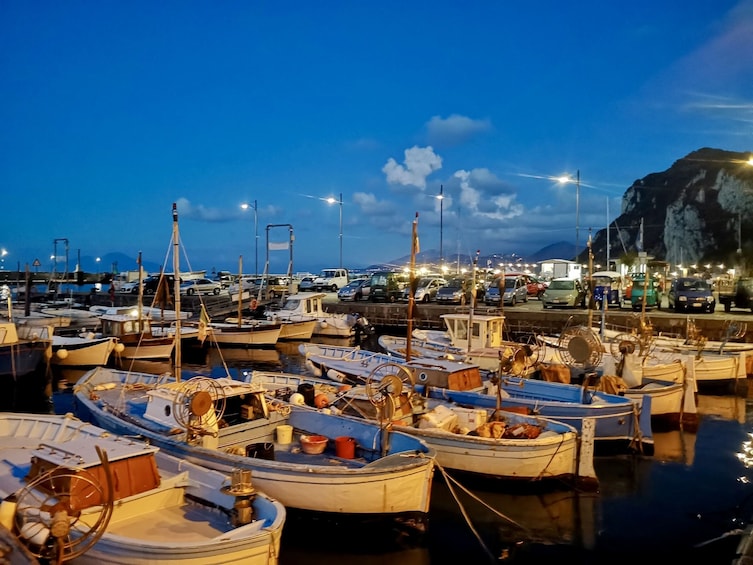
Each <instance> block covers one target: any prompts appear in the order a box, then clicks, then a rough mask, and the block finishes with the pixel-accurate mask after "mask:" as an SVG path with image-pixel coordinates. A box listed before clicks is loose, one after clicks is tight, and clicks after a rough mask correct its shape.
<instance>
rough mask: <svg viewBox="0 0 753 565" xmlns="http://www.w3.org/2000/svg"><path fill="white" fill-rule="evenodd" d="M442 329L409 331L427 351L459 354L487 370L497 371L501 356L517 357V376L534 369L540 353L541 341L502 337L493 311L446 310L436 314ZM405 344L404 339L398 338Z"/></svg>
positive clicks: (501, 326) (500, 320)
mask: <svg viewBox="0 0 753 565" xmlns="http://www.w3.org/2000/svg"><path fill="white" fill-rule="evenodd" d="M440 317H441V318H442V320H443V321H444V324H445V328H446V329H445V331H440V330H423V329H415V330H413V331H412V332H411V336H412V338H413V339H415V340H417V341H418V345H419V346H420V347H422V348H425V349H427V350H428V351H432V350H435V351H441V350H445V351H447V352H448V353H450V354H452V355H454V356H455V357H456V358H459V357H458V356H461V355H462V356H463V357H462V358H463V359H465V361H466V362H468V363H475V364H477V365H479V366H480V367H481V368H482V369H485V370H487V371H498V370H499V365H500V360H501V359H513V358H514V357H517V362H518V364H519V363H522V365H521V366H520V371H521V372H520V373H519V376H523V375H528V374H530V373H532V372H533V371H534V369H535V366H536V363H537V362H538V359H539V357H540V356H541V354H542V353H541V351H540V349H541V344H540V343H538V342H536V340H535V339H531V340H530V343H519V342H514V341H509V340H505V339H503V338H502V335H503V330H504V321H505V317H504V316H502V315H497V314H478V313H475V312H473V311H472V310H471V311H470V312H468V313H450V314H442V315H441V316H440ZM402 341H403V343H405V340H404V339H403V340H402Z"/></svg>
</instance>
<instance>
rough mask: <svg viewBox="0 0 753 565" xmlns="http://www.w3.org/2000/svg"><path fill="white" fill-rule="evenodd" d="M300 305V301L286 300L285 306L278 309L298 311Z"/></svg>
mask: <svg viewBox="0 0 753 565" xmlns="http://www.w3.org/2000/svg"><path fill="white" fill-rule="evenodd" d="M300 303H301V301H300V300H296V299H295V298H288V299H287V300H286V301H285V304H283V305H282V308H280V310H298V307H299V305H300Z"/></svg>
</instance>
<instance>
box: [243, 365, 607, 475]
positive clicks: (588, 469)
mask: <svg viewBox="0 0 753 565" xmlns="http://www.w3.org/2000/svg"><path fill="white" fill-rule="evenodd" d="M246 379H247V380H250V381H251V382H254V383H257V384H260V385H261V386H263V387H264V389H265V390H268V391H270V394H277V391H280V390H285V389H288V390H301V388H302V387H306V386H312V387H314V390H315V391H316V392H315V394H319V393H321V394H325V395H326V396H327V397H328V398H329V397H331V398H332V400H333V401H336V399H337V397H338V396H342V402H341V403H340V402H336V403H335V404H332V405H331V406H333V407H335V408H336V409H339V408H340V407H342V409H343V410H349V409H351V408H352V409H353V412H354V413H356V414H359V415H360V416H361V417H367V418H369V419H373V420H376V419H377V415H376V413H375V412H374V410H373V406H372V405H371V404H370V402H369V400H368V397H367V395H366V392H365V389H364V388H363V387H355V388H352V389H345V391H338V388H337V386H336V385H335V384H334V383H332V382H331V381H327V380H324V379H315V378H311V377H305V376H301V375H292V374H285V373H273V372H264V371H254V372H253V373H251V374H250V375H248V376H247V377H246ZM442 406H443V407H445V406H446V405H442ZM453 409H454V410H456V411H457V412H458V413H460V414H463V415H464V416H463V417H464V418H467V419H469V421H467V422H465V421H464V422H463V423H462V425H460V424H458V426H459V427H458V433H455V432H454V430H450V429H446V428H436V427H424V426H421V425H420V423H421V422H429V421H430V419H429V416H428V415H429V414H432V411H428V412H425V413H426V414H427V417H426V418H419V420H418V422H417V423H416V424H415V425H412V422H413V420H414V416H415V414H414V413H413V409H412V405H411V402H410V401H409V400H407V399H405V403H404V404H401V408H400V410H399V411H398V412H396V413H395V414H394V415H393V417H392V424H393V427H394V429H396V430H399V431H402V432H404V433H406V434H410V435H413V436H415V437H417V438H419V439H421V440H422V441H424V442H425V443H426V444H427V445H429V446H431V447H432V448H434V449H435V450H436V453H437V461H438V463H439V464H440V466H441V467H443V468H446V469H452V470H456V471H462V472H466V473H473V474H474V475H482V476H487V477H494V478H495V479H505V480H520V481H527V482H546V483H551V482H552V480H556V481H557V482H558V483H559V484H562V483H564V484H578V485H579V486H580V487H586V486H588V483H590V486H592V487H593V486H596V484H597V480H596V474H595V472H594V470H593V464H592V458H591V456H592V454H593V438H592V437H591V438H590V439H589V440H586V441H584V443H581V438H579V435H578V433H577V431H576V430H575V429H574V428H572V427H570V426H567V425H564V424H561V423H559V422H552V421H549V420H546V419H544V418H531V417H527V416H520V415H518V414H513V413H507V414H506V415H505V416H504V417H503V419H504V421H505V422H506V424H507V425H508V426H514V425H516V424H524V425H530V426H537V427H541V428H542V429H543V430H544V431H543V432H542V433H541V435H539V436H538V437H536V438H528V437H512V438H510V437H498V438H494V437H483V436H481V435H475V434H472V433H471V432H474V430H475V429H476V428H477V427H478V425H482V424H483V423H486V422H487V421H488V416H489V412H490V411H489V410H487V409H482V410H474V409H468V408H464V407H459V406H457V407H453V408H448V410H453ZM348 413H350V412H348ZM481 413H483V414H481ZM482 416H483V417H482ZM470 418H473V420H474V422H473V423H472V422H471V421H470ZM466 424H468V425H469V426H470V427H469V428H468V429H465V430H461V428H465V427H466ZM463 431H464V432H465V433H463Z"/></svg>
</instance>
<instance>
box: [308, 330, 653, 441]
mask: <svg viewBox="0 0 753 565" xmlns="http://www.w3.org/2000/svg"><path fill="white" fill-rule="evenodd" d="M298 349H299V351H300V353H301V354H302V355H303V356H304V357H305V366H306V368H307V370H308V371H309V372H311V374H312V375H313V376H317V377H320V376H326V378H328V379H331V380H334V381H337V382H341V383H346V384H363V383H365V382H366V380H367V379H368V378H369V375H370V374H371V373H372V371H373V370H374V369H375V368H376V367H378V366H379V365H382V364H385V363H395V364H398V365H401V366H405V367H406V368H407V369H408V370H409V371H410V373H411V374H412V375H413V376H414V379H415V382H416V384H417V386H419V385H428V386H429V392H430V394H431V395H432V396H434V395H437V398H442V399H445V400H449V401H452V402H457V403H459V404H464V405H478V406H480V407H482V408H495V406H496V398H497V392H496V389H497V387H499V388H500V389H501V390H502V396H503V398H502V408H503V409H508V408H509V409H513V410H520V411H524V412H525V413H527V414H531V415H537V416H542V417H546V418H551V419H554V420H559V421H561V422H564V423H566V424H569V425H571V426H573V427H574V428H576V429H577V430H578V431H581V429H582V424H583V420H584V419H586V418H594V419H595V420H596V429H595V443H596V446H597V448H599V450H601V451H606V450H619V449H628V450H635V451H642V452H644V453H651V451H652V449H653V435H652V431H651V430H652V428H651V400H650V398H649V397H648V395H643V396H641V397H640V399H632V398H626V397H625V396H621V395H619V394H612V393H606V392H603V391H598V390H596V389H595V388H594V387H593V386H579V385H570V384H564V383H556V382H547V381H541V380H535V379H529V378H524V377H514V376H509V375H503V376H501V378H499V379H498V381H497V384H494V383H493V382H492V381H491V380H489V379H488V378H484V376H482V374H481V372H480V371H479V368H478V366H476V365H468V364H465V363H460V362H457V361H451V360H445V359H426V358H418V357H416V358H411V359H410V361H406V360H405V359H402V358H400V357H396V356H391V355H387V354H385V353H379V352H373V351H365V350H362V349H360V348H358V347H347V346H333V345H321V344H308V343H302V344H300V345H299V346H298Z"/></svg>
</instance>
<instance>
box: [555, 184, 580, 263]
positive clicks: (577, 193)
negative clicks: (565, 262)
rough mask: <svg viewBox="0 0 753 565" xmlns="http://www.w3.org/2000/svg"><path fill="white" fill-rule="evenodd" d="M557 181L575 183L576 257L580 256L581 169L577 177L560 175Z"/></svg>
mask: <svg viewBox="0 0 753 565" xmlns="http://www.w3.org/2000/svg"><path fill="white" fill-rule="evenodd" d="M556 180H557V182H559V183H560V184H567V183H571V182H574V183H575V258H576V259H577V258H578V249H580V169H578V170H577V171H576V172H575V179H573V178H572V177H571V176H570V175H563V176H561V177H558V178H557V179H556Z"/></svg>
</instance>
